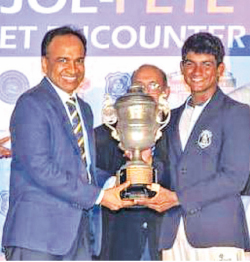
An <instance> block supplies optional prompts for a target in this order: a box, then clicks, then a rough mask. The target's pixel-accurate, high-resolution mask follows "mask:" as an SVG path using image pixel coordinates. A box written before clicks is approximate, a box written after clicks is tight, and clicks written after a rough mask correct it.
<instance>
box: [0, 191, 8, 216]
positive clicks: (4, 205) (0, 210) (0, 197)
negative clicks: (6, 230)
mask: <svg viewBox="0 0 250 262" xmlns="http://www.w3.org/2000/svg"><path fill="white" fill-rule="evenodd" d="M8 208H9V191H7V190H3V191H1V192H0V214H2V215H4V216H6V215H7V211H8Z"/></svg>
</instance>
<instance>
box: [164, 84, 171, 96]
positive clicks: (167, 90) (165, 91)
mask: <svg viewBox="0 0 250 262" xmlns="http://www.w3.org/2000/svg"><path fill="white" fill-rule="evenodd" d="M164 93H165V94H166V95H167V98H168V97H169V95H170V86H165V89H164Z"/></svg>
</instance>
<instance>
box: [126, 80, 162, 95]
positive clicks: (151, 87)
mask: <svg viewBox="0 0 250 262" xmlns="http://www.w3.org/2000/svg"><path fill="white" fill-rule="evenodd" d="M130 90H137V91H139V92H140V91H141V92H144V93H147V92H150V91H161V90H162V87H161V85H160V84H158V83H157V82H150V83H149V84H147V85H145V84H143V83H140V82H135V83H134V84H133V85H132V86H131V87H130Z"/></svg>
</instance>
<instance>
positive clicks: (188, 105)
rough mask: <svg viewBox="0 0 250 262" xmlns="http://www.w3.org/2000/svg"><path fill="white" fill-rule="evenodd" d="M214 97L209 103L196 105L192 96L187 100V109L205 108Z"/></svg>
mask: <svg viewBox="0 0 250 262" xmlns="http://www.w3.org/2000/svg"><path fill="white" fill-rule="evenodd" d="M211 98H212V97H210V98H209V99H208V100H207V101H205V102H203V103H200V104H197V105H194V104H193V103H192V96H191V95H190V96H189V97H188V98H187V100H186V104H185V108H191V107H193V108H195V107H198V108H204V107H205V106H206V105H207V104H208V103H209V101H210V100H211Z"/></svg>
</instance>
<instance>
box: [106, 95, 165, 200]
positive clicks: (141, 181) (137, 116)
mask: <svg viewBox="0 0 250 262" xmlns="http://www.w3.org/2000/svg"><path fill="white" fill-rule="evenodd" d="M160 101H164V103H165V104H164V103H160ZM163 115H165V116H166V117H165V118H164V119H163V117H162V116H163ZM102 116H103V122H104V123H105V124H106V125H107V126H108V127H109V128H110V129H111V130H112V136H113V137H114V138H115V139H117V140H118V141H120V143H119V147H120V148H121V149H122V150H124V151H129V152H131V154H132V157H131V159H130V160H129V161H127V162H126V164H125V165H124V166H122V167H121V168H120V170H118V171H117V184H118V185H119V184H122V183H123V182H125V181H130V183H131V185H130V186H129V187H128V188H127V189H125V190H124V191H122V192H121V198H122V199H136V198H145V197H146V198H149V197H152V196H153V195H154V194H155V192H151V191H150V190H149V189H148V188H147V185H148V184H151V183H157V170H154V168H153V167H152V166H151V165H149V164H148V163H145V162H144V161H143V159H142V151H143V150H146V149H149V148H152V146H154V144H155V142H156V141H157V140H158V139H159V138H160V137H161V135H162V132H161V130H162V128H164V127H165V126H166V125H167V123H168V122H169V119H170V109H169V108H168V106H167V105H166V99H165V100H164V99H163V98H162V99H161V100H160V99H159V103H157V102H155V100H154V99H153V98H152V97H151V96H149V95H147V94H145V93H142V92H133V93H127V94H125V95H123V96H121V97H120V98H118V99H117V100H116V102H115V103H114V104H113V103H112V100H111V98H110V97H108V96H106V100H105V104H104V107H103V110H102ZM114 124H115V126H114ZM114 161H115V159H114Z"/></svg>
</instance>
